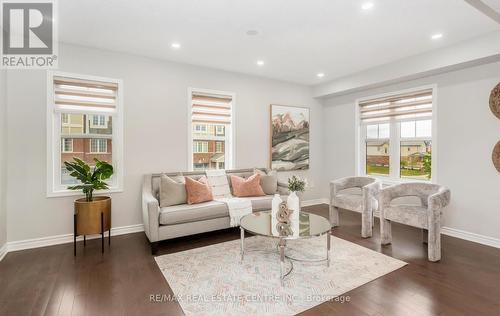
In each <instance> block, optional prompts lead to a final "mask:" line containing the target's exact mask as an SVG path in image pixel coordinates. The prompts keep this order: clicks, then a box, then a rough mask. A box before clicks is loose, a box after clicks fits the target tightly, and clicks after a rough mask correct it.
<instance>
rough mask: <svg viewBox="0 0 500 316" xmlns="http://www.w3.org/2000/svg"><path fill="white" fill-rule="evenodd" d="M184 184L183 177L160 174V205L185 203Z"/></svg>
mask: <svg viewBox="0 0 500 316" xmlns="http://www.w3.org/2000/svg"><path fill="white" fill-rule="evenodd" d="M186 203H187V195H186V185H185V183H184V178H183V177H169V176H167V175H164V174H163V175H162V176H161V179H160V207H166V206H172V205H179V204H186Z"/></svg>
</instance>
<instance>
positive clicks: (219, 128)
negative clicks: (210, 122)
mask: <svg viewBox="0 0 500 316" xmlns="http://www.w3.org/2000/svg"><path fill="white" fill-rule="evenodd" d="M215 135H217V136H224V125H217V126H215Z"/></svg>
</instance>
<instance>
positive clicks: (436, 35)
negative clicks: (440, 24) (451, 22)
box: [431, 33, 443, 40]
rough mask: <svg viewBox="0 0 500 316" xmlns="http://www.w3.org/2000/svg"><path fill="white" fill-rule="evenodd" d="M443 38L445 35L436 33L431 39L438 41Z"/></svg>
mask: <svg viewBox="0 0 500 316" xmlns="http://www.w3.org/2000/svg"><path fill="white" fill-rule="evenodd" d="M442 37H443V34H442V33H436V34H433V35H432V36H431V38H432V39H433V40H438V39H440V38H442Z"/></svg>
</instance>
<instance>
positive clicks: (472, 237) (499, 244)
mask: <svg viewBox="0 0 500 316" xmlns="http://www.w3.org/2000/svg"><path fill="white" fill-rule="evenodd" d="M441 233H442V234H443V235H448V236H451V237H456V238H460V239H464V240H468V241H472V242H475V243H478V244H482V245H486V246H491V247H495V248H500V239H498V238H494V237H488V236H484V235H479V234H476V233H471V232H467V231H464V230H460V229H456V228H451V227H442V228H441Z"/></svg>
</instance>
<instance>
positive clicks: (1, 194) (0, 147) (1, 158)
mask: <svg viewBox="0 0 500 316" xmlns="http://www.w3.org/2000/svg"><path fill="white" fill-rule="evenodd" d="M6 78H7V72H6V71H5V70H0V250H1V249H2V247H3V246H4V245H5V243H6V241H7V209H6V199H5V189H6V178H7V177H6V173H5V167H6V160H5V158H6V154H5V151H6V149H7V148H6V146H5V145H6V142H5V139H6V131H7V130H6V122H7V120H6V109H7V98H6V92H7V91H6V90H7V89H6V88H7V86H6ZM0 256H1V251H0Z"/></svg>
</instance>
